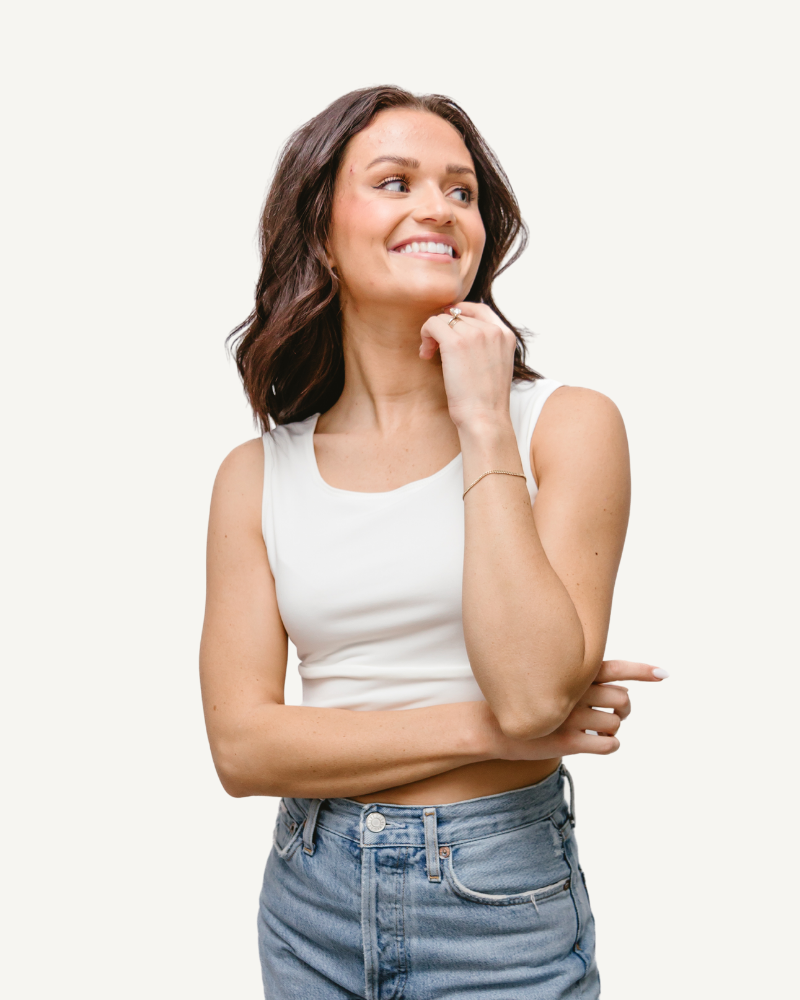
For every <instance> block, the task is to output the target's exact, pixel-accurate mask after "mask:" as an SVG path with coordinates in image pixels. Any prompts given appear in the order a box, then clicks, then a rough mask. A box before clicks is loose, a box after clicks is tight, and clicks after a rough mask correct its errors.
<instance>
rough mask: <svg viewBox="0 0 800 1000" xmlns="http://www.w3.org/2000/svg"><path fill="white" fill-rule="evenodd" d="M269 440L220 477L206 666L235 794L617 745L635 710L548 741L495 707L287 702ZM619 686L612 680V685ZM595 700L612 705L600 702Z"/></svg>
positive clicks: (209, 704)
mask: <svg viewBox="0 0 800 1000" xmlns="http://www.w3.org/2000/svg"><path fill="white" fill-rule="evenodd" d="M262 484H263V450H262V443H261V441H258V440H257V441H251V442H248V443H247V444H245V445H242V446H241V447H240V448H237V449H236V450H235V451H234V452H232V453H231V455H229V456H228V458H227V459H226V460H225V462H224V463H223V465H222V467H221V469H220V471H219V475H218V476H217V480H216V483H215V485H214V493H213V497H212V502H211V516H210V522H209V535H208V566H207V572H208V589H207V599H206V614H205V622H204V626H203V638H202V643H201V650H200V671H201V682H202V690H203V704H204V710H205V717H206V725H207V729H208V735H209V741H210V744H211V751H212V755H213V758H214V763H215V766H216V768H217V772H218V774H219V777H220V780H221V782H222V784H223V787H224V788H225V790H226V791H227V792H229V793H230V794H231V795H235V796H242V795H292V796H303V797H315V798H316V797H326V798H327V797H332V796H351V795H365V794H369V793H371V792H373V791H376V790H379V789H382V788H391V787H394V786H397V785H402V784H405V783H408V782H411V781H418V780H420V779H423V778H426V777H430V776H432V775H435V774H440V773H442V772H444V771H449V770H451V769H452V768H455V767H460V766H462V765H464V764H469V763H472V762H475V761H481V760H490V759H506V760H547V759H550V758H554V757H559V756H562V755H563V754H568V753H600V754H603V753H610V752H612V751H613V750H615V749H616V748H617V747H618V745H619V744H618V742H617V740H616V738H615V737H614V736H613V735H606V736H592V735H589V734H586V733H584V732H582V731H581V730H582V729H594V730H597V731H599V732H601V733H609V734H613V733H615V732H616V730H617V728H618V726H619V722H620V716H624V715H625V714H627V708H626V705H627V696H626V695H625V694H624V692H622V693H621V694H615V695H611V694H609V695H607V696H604V697H606V699H608V698H610V699H611V702H610V704H609V707H614V708H615V709H616V710H617V711H618V712H619V714H614V715H610V714H608V713H603V712H593V711H592V710H591V708H590V707H589V706H588V704H584V705H581V706H579V707H578V708H576V711H575V713H574V719H573V722H572V724H571V725H570V724H569V723H567V724H565V725H564V726H562V727H561V729H560V730H559V732H558V733H553V734H552V735H551V736H548V737H547V738H546V739H544V740H539V741H525V740H515V739H510V738H509V737H508V736H507V735H505V734H504V733H503V732H502V731H501V729H500V726H499V725H498V723H497V720H496V719H495V716H494V714H493V713H492V711H491V709H490V708H489V706H488V705H487V704H486V703H484V702H464V703H460V704H452V705H439V706H436V707H433V708H423V709H410V710H403V711H385V712H350V711H344V710H340V709H317V708H308V707H295V706H287V705H284V704H283V687H284V680H285V672H286V657H287V637H286V632H285V630H284V627H283V623H282V622H281V618H280V614H279V612H278V606H277V601H276V597H275V585H274V581H273V577H272V573H271V571H270V567H269V561H268V558H267V552H266V547H265V545H264V541H263V538H262V536H261V493H262ZM609 690H610V689H609ZM596 703H597V704H603V705H605V704H607V703H608V702H607V701H599V702H596Z"/></svg>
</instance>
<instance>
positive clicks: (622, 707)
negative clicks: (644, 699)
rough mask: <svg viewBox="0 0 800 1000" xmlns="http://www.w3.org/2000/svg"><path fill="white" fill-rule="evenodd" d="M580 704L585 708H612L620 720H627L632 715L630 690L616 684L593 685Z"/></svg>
mask: <svg viewBox="0 0 800 1000" xmlns="http://www.w3.org/2000/svg"><path fill="white" fill-rule="evenodd" d="M578 704H579V705H581V706H583V707H585V708H611V709H613V710H614V712H615V713H616V714H617V715H618V716H619V717H620V719H627V718H628V716H629V715H630V714H631V699H630V696H629V695H628V690H627V688H624V687H617V685H616V684H592V686H591V687H590V688H589V689H588V690H587V691H586V693H585V694H584V695H583V696H582V697H581V699H580V701H579V702H578Z"/></svg>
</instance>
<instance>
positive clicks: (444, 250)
mask: <svg viewBox="0 0 800 1000" xmlns="http://www.w3.org/2000/svg"><path fill="white" fill-rule="evenodd" d="M389 253H415V254H419V253H424V254H437V255H438V256H441V257H449V258H451V259H457V258H458V256H459V254H458V252H457V250H456V248H455V246H454V245H453V241H452V240H451V239H450V238H449V237H448V238H447V239H446V240H411V239H409V240H403V241H402V242H401V243H398V244H397V245H396V246H393V247H391V248H390V249H389Z"/></svg>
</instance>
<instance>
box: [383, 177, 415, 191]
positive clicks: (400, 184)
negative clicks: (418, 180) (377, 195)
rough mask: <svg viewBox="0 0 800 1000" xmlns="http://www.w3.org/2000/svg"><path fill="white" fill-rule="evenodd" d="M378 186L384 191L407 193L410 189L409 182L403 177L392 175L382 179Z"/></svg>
mask: <svg viewBox="0 0 800 1000" xmlns="http://www.w3.org/2000/svg"><path fill="white" fill-rule="evenodd" d="M378 187H379V188H380V189H381V190H382V191H394V192H395V193H396V194H406V193H407V192H408V190H409V188H408V183H407V182H406V181H404V180H403V178H402V177H390V178H389V179H388V180H385V181H381V183H380V184H379V185H378Z"/></svg>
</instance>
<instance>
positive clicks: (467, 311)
mask: <svg viewBox="0 0 800 1000" xmlns="http://www.w3.org/2000/svg"><path fill="white" fill-rule="evenodd" d="M456 307H457V308H458V309H460V310H461V315H462V316H469V317H471V318H472V319H477V320H480V321H481V322H482V323H492V324H494V325H495V326H499V327H500V328H501V329H503V330H508V327H507V326H506V325H505V323H503V322H502V320H501V319H500V317H499V316H498V315H497V313H496V312H493V311H492V310H491V309H490V308H489V306H487V305H485V304H484V303H483V302H456Z"/></svg>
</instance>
